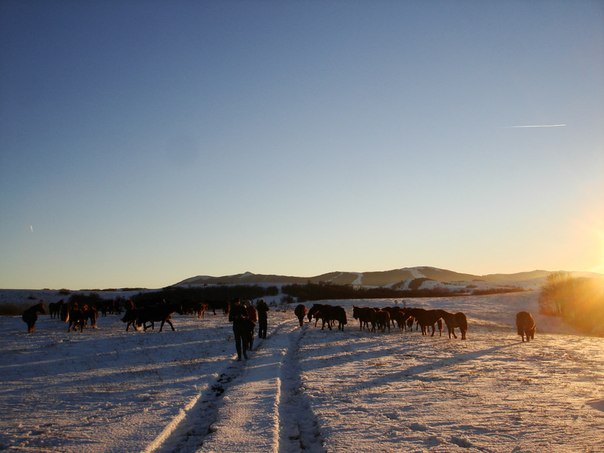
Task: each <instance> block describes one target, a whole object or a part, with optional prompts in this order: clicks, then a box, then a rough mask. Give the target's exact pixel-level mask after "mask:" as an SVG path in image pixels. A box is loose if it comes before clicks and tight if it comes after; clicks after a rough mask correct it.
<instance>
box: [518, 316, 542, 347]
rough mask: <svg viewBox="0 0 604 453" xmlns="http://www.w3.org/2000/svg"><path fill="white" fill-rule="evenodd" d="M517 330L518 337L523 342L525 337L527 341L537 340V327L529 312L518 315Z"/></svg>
mask: <svg viewBox="0 0 604 453" xmlns="http://www.w3.org/2000/svg"><path fill="white" fill-rule="evenodd" d="M516 329H518V335H520V336H521V337H522V341H523V342H524V337H525V336H526V341H530V340H534V339H535V330H537V326H536V325H535V320H534V319H533V316H532V315H531V314H530V313H529V312H528V311H521V312H518V313H517V314H516Z"/></svg>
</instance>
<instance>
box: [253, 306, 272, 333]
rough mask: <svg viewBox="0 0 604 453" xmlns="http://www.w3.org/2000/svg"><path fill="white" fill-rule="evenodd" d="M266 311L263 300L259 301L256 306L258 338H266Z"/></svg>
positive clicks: (266, 307)
mask: <svg viewBox="0 0 604 453" xmlns="http://www.w3.org/2000/svg"><path fill="white" fill-rule="evenodd" d="M268 310H269V308H268V305H267V304H266V302H264V299H260V300H259V301H258V303H257V304H256V311H257V312H258V338H266V329H267V327H268V313H267V312H268Z"/></svg>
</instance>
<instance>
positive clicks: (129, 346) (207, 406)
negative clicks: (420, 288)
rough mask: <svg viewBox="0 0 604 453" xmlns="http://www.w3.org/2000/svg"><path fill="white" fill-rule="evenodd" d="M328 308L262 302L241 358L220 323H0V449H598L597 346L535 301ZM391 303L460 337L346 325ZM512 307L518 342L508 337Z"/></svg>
mask: <svg viewBox="0 0 604 453" xmlns="http://www.w3.org/2000/svg"><path fill="white" fill-rule="evenodd" d="M30 302H31V301H30ZM328 302H329V303H332V304H339V305H342V306H344V307H345V308H346V309H347V312H348V314H349V324H348V325H347V326H346V329H345V330H344V332H340V331H337V330H334V331H329V330H327V329H326V330H321V329H320V327H314V324H310V323H305V325H304V326H303V327H302V328H300V327H299V325H298V323H297V320H296V319H295V317H294V315H293V305H292V306H283V309H281V308H279V307H275V306H273V307H271V311H269V336H268V338H267V339H265V340H262V339H258V338H256V340H255V344H254V351H252V352H251V353H250V358H249V360H247V361H242V362H237V361H235V360H234V358H235V350H234V349H235V348H234V344H233V335H232V330H231V325H230V324H229V323H228V321H227V319H226V318H225V317H224V316H223V315H222V314H220V315H216V316H214V315H212V314H209V315H208V314H206V317H205V318H203V319H197V318H195V317H194V316H181V315H176V316H174V325H175V327H176V329H177V330H176V331H174V332H173V331H171V330H170V329H169V327H168V328H167V330H164V331H163V332H161V333H160V332H158V331H151V330H148V331H147V332H142V331H139V332H132V331H130V332H126V331H125V325H124V324H123V323H122V322H121V321H120V319H119V317H118V316H111V315H110V316H107V317H102V318H100V319H99V321H98V325H99V328H98V329H96V330H93V329H87V330H84V332H82V333H76V332H71V333H67V327H66V325H65V324H63V323H62V322H61V321H59V320H56V319H50V318H49V317H48V316H41V317H40V318H39V319H38V323H37V324H36V331H35V333H33V334H27V333H26V326H25V323H23V321H22V320H21V319H20V317H18V316H17V317H6V316H5V317H0V351H1V354H0V376H2V379H1V381H0V408H2V410H1V411H0V427H1V429H0V449H6V450H8V451H23V450H26V451H28V450H29V451H41V450H42V451H61V452H75V451H78V452H79V451H82V450H84V451H120V452H121V451H147V452H155V451H157V452H173V451H179V452H181V451H182V452H196V451H199V452H225V451H229V452H258V451H262V452H281V453H287V452H299V451H309V452H322V451H328V452H349V451H370V450H377V451H411V452H414V451H417V452H423V451H447V452H461V451H487V452H512V451H513V452H526V451H556V452H576V451H585V452H596V451H603V449H604V447H603V446H604V429H603V427H604V338H594V337H585V336H580V335H576V334H575V333H574V332H573V331H572V329H570V328H568V327H565V326H564V325H562V324H560V323H559V321H558V320H557V319H551V318H547V317H543V316H540V315H538V314H537V309H536V304H537V293H534V292H527V293H515V294H508V295H494V296H474V297H458V298H425V299H406V300H404V301H402V300H400V299H399V300H391V299H387V300H355V301H353V300H349V301H328ZM33 303H35V302H32V304H33ZM393 304H396V305H399V306H402V305H403V304H404V305H407V306H418V307H438V308H444V309H447V310H449V311H463V312H465V313H466V314H467V315H468V318H469V326H470V327H469V332H468V340H466V341H461V340H455V339H451V340H450V339H449V338H448V337H447V335H446V334H445V335H443V336H442V337H440V336H438V332H437V333H436V336H434V337H423V336H422V335H421V334H420V333H419V332H404V333H401V332H398V331H395V330H393V331H391V332H390V333H387V332H386V333H370V332H366V331H360V330H359V326H358V323H357V322H356V321H355V320H354V319H352V316H351V314H352V305H364V306H387V305H393ZM307 305H309V306H310V304H307ZM523 309H528V310H530V311H532V312H533V314H534V315H535V318H536V321H537V327H538V330H537V334H536V337H535V340H534V341H531V342H530V343H522V341H521V340H520V337H519V336H517V335H516V332H515V329H514V326H513V322H514V315H515V313H516V312H517V311H520V310H523Z"/></svg>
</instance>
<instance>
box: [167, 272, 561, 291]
mask: <svg viewBox="0 0 604 453" xmlns="http://www.w3.org/2000/svg"><path fill="white" fill-rule="evenodd" d="M552 273H553V272H551V271H541V270H537V271H531V272H520V273H516V274H488V275H472V274H463V273H459V272H455V271H450V270H446V269H438V268H435V267H429V266H419V267H405V268H402V269H394V270H389V271H376V272H330V273H327V274H321V275H317V276H314V277H292V276H284V275H263V274H254V273H252V272H245V273H243V274H236V275H228V276H223V277H210V276H207V275H205V276H197V277H191V278H188V279H186V280H183V281H181V282H179V283H177V284H176V285H175V286H194V285H208V284H266V283H271V284H305V283H308V282H312V283H331V284H335V285H353V286H364V287H393V288H403V289H405V288H408V287H409V285H410V284H411V282H413V281H414V280H415V281H417V280H423V282H421V285H423V286H421V285H420V286H419V287H421V288H430V287H434V286H440V287H446V288H449V289H453V290H455V289H459V288H463V287H467V286H469V285H472V286H475V287H477V288H480V289H488V288H501V287H503V288H505V287H509V286H515V287H520V288H525V289H535V288H538V287H539V286H541V285H542V284H543V282H544V281H545V279H546V278H547V276H548V275H550V274H552ZM426 282H428V283H426ZM430 282H432V283H430Z"/></svg>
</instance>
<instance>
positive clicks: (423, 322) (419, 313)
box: [408, 308, 442, 337]
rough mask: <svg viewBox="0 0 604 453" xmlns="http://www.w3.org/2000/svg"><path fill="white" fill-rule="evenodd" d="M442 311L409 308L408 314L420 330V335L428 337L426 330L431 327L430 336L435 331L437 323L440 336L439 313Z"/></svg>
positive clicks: (440, 316) (440, 322) (440, 323)
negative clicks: (415, 321)
mask: <svg viewBox="0 0 604 453" xmlns="http://www.w3.org/2000/svg"><path fill="white" fill-rule="evenodd" d="M440 311H442V310H424V309H423V308H411V309H409V311H408V313H409V314H410V315H411V316H413V317H414V318H415V319H416V320H417V323H418V324H419V326H420V327H421V328H422V335H428V328H430V327H432V334H431V335H430V336H432V337H433V336H434V331H435V330H436V324H437V323H438V331H439V332H440V333H441V334H442V321H441V318H442V315H441V314H440V313H439V312H440Z"/></svg>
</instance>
